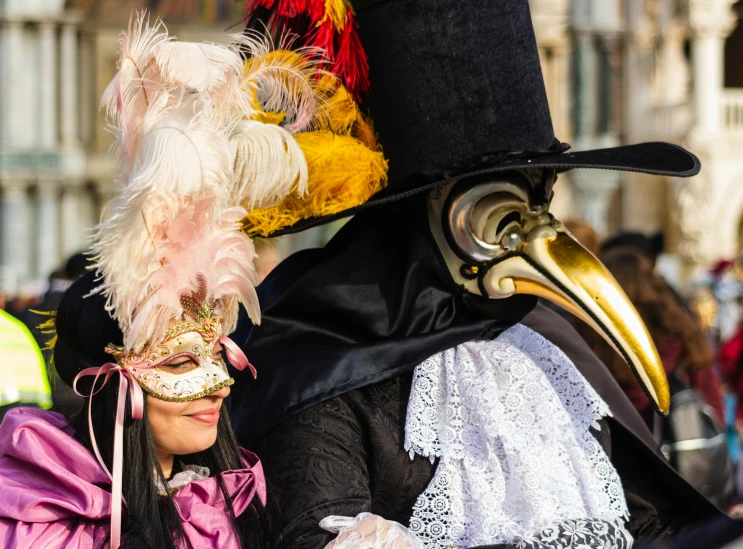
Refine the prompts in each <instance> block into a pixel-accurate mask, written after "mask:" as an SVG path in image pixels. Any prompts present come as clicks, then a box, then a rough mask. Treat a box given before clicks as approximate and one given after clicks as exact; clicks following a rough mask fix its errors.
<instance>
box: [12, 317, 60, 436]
mask: <svg viewBox="0 0 743 549" xmlns="http://www.w3.org/2000/svg"><path fill="white" fill-rule="evenodd" d="M0 356H2V357H3V367H2V368H0V421H2V418H3V417H5V414H6V412H7V411H8V410H9V409H11V408H14V407H16V406H20V405H31V406H38V407H40V408H49V407H50V406H51V404H52V395H51V390H50V388H49V380H48V379H47V375H46V366H45V363H44V359H43V357H42V355H41V351H40V350H39V346H38V345H37V344H36V341H34V338H33V336H32V335H31V332H29V330H28V328H26V326H24V324H23V323H22V322H21V321H20V320H18V319H16V318H14V317H13V316H11V315H10V314H8V313H6V312H5V311H3V310H0Z"/></svg>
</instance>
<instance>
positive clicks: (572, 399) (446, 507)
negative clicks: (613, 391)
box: [405, 325, 628, 549]
mask: <svg viewBox="0 0 743 549" xmlns="http://www.w3.org/2000/svg"><path fill="white" fill-rule="evenodd" d="M609 415H611V412H610V410H609V407H608V406H607V404H606V403H605V402H604V401H603V400H602V399H601V397H600V396H599V395H598V393H596V391H595V390H594V389H593V387H591V385H590V384H589V383H588V382H587V381H586V379H585V378H584V377H583V376H582V375H581V373H580V372H579V371H578V370H577V369H576V368H575V366H574V365H573V363H572V362H571V361H570V360H569V359H568V358H567V356H565V354H564V353H563V352H562V351H561V350H560V349H558V348H557V347H555V346H554V345H552V344H551V343H550V342H549V341H547V340H546V339H544V338H543V337H542V336H540V335H539V334H537V333H536V332H534V331H532V330H530V329H529V328H527V327H526V326H522V325H517V326H514V327H513V328H511V329H509V330H507V331H506V332H504V333H503V334H501V336H500V337H499V338H497V339H496V340H494V341H472V342H468V343H464V344H462V345H459V346H457V347H455V348H453V349H449V350H447V351H444V352H442V353H439V354H438V355H435V356H433V357H431V358H429V359H428V360H426V361H425V362H423V363H422V364H420V365H419V366H418V367H417V368H416V370H415V374H414V379H413V389H412V391H411V397H410V403H409V405H408V416H407V421H406V425H405V449H406V450H407V451H409V452H410V454H411V457H412V456H413V455H414V454H418V455H420V456H424V457H428V458H429V459H431V460H432V461H433V460H435V459H436V458H440V461H439V465H438V467H437V470H436V473H435V474H434V477H433V479H432V480H431V483H430V484H429V486H428V487H427V488H426V490H425V491H424V492H423V493H422V494H421V495H420V496H419V497H418V500H417V502H416V504H415V507H414V509H413V516H412V517H411V520H410V529H411V531H413V532H414V533H415V534H416V535H417V536H418V537H419V538H420V539H421V540H423V541H424V544H425V547H426V549H434V548H443V547H447V546H449V545H457V546H460V547H472V546H477V545H488V544H498V543H513V542H514V541H515V540H518V539H520V538H521V537H522V536H524V535H525V532H530V531H539V530H541V529H544V528H548V527H550V526H554V525H555V524H556V523H558V522H561V521H566V520H575V519H604V520H606V521H609V522H613V521H615V520H616V519H626V518H627V517H628V511H627V505H626V502H625V499H624V493H623V491H622V487H621V481H620V479H619V476H618V474H617V472H616V470H615V469H614V467H613V465H612V464H611V462H610V461H609V459H608V457H607V456H606V454H605V453H604V451H603V449H602V448H601V446H600V445H599V443H598V442H597V441H596V439H595V438H594V437H593V436H592V435H591V433H590V431H589V429H590V427H594V428H596V429H598V428H599V425H598V423H597V421H598V420H599V419H600V418H602V417H604V416H609Z"/></svg>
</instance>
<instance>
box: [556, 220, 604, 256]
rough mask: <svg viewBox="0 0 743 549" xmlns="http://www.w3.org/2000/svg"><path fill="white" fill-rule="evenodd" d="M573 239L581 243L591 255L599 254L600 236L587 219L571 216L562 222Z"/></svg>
mask: <svg viewBox="0 0 743 549" xmlns="http://www.w3.org/2000/svg"><path fill="white" fill-rule="evenodd" d="M563 224H564V225H565V227H566V228H567V229H568V231H570V234H572V235H573V236H574V237H575V239H576V240H577V241H578V242H580V243H581V244H583V247H584V248H585V249H586V250H588V251H589V252H591V253H592V254H593V255H595V256H597V257H598V255H599V250H600V248H601V237H600V236H599V233H598V232H596V229H594V228H593V225H591V224H590V223H589V222H588V221H586V220H585V219H581V218H579V217H571V218H568V219H566V220H565V222H564V223H563Z"/></svg>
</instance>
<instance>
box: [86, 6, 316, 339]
mask: <svg viewBox="0 0 743 549" xmlns="http://www.w3.org/2000/svg"><path fill="white" fill-rule="evenodd" d="M119 43H120V59H119V73H118V74H117V75H116V77H115V78H114V79H113V81H112V82H111V84H110V85H109V86H108V88H107V89H106V91H105V93H104V95H103V98H102V105H104V106H105V107H106V111H107V114H108V117H109V122H110V126H111V128H112V131H113V132H114V133H115V135H116V137H117V141H118V153H119V158H120V161H121V163H122V171H121V174H119V176H118V180H119V181H120V182H122V183H123V184H124V186H123V189H122V191H121V193H120V194H119V196H117V197H116V198H115V199H114V200H113V201H112V202H111V203H110V204H109V205H108V206H107V210H106V211H107V213H106V216H105V217H104V218H103V220H102V221H101V223H100V224H99V225H98V227H97V230H96V231H97V234H96V240H95V244H94V246H93V252H94V256H95V259H96V261H97V266H96V268H97V272H98V274H99V276H100V278H101V283H100V285H99V286H98V288H97V289H96V290H95V291H96V292H100V293H103V294H104V295H105V296H106V297H107V305H106V306H107V309H108V310H109V311H110V313H111V314H112V315H113V316H114V318H115V319H116V320H117V321H118V322H119V325H120V327H121V329H122V332H123V333H124V344H125V346H126V348H127V349H130V350H134V349H137V350H138V349H140V348H141V347H142V346H144V345H146V344H148V343H152V342H154V341H155V340H156V339H157V338H158V337H159V336H161V335H162V333H163V332H164V331H165V330H166V329H167V327H168V324H169V322H170V321H171V320H172V319H179V318H182V316H183V314H184V310H183V305H182V303H181V300H180V297H181V295H183V294H187V295H190V294H194V295H196V291H197V290H198V286H199V280H200V279H201V280H205V281H206V284H207V288H208V294H207V300H208V302H209V303H210V304H212V305H214V306H215V307H216V311H217V314H219V315H220V316H222V319H223V327H224V328H225V331H226V333H229V332H230V331H232V330H233V329H234V327H235V323H236V321H237V314H238V310H239V304H240V303H242V304H243V305H244V306H245V307H246V309H247V310H248V314H249V316H250V318H251V319H252V320H253V322H256V323H258V322H260V309H259V307H258V301H257V297H256V293H255V289H254V286H255V285H256V284H257V282H258V277H257V275H256V273H255V268H254V266H253V261H254V259H255V250H254V248H253V244H252V242H251V241H250V239H249V238H248V237H247V236H245V235H244V234H242V233H241V232H240V231H239V221H240V220H241V219H242V218H243V217H244V216H245V214H246V211H245V210H244V209H243V207H242V205H247V206H248V207H250V208H254V207H262V208H265V207H270V206H273V205H275V204H277V203H279V202H280V201H281V200H282V199H283V198H285V197H286V196H287V195H289V194H290V193H293V192H296V193H299V194H300V195H302V194H304V193H305V192H306V189H307V175H308V174H307V171H308V170H307V163H306V160H305V158H304V155H303V153H302V151H301V149H300V148H299V145H298V144H297V142H296V140H295V139H294V137H293V135H292V133H293V132H296V131H304V130H306V129H308V128H311V127H312V125H313V124H314V123H315V122H316V121H317V120H318V117H319V116H321V114H320V113H323V112H325V110H324V109H323V105H324V103H323V102H324V101H326V99H324V97H325V95H324V94H323V93H322V92H320V91H318V86H317V81H318V80H317V74H318V68H319V64H320V62H321V61H322V59H323V57H322V55H321V53H320V52H318V51H314V50H306V51H301V52H299V54H296V53H293V54H292V53H290V52H276V53H274V52H273V44H272V43H271V41H270V40H269V39H267V38H264V37H262V36H259V35H258V34H255V35H250V36H242V35H241V36H239V37H234V44H233V45H231V46H220V45H216V44H207V43H204V44H193V43H181V42H177V41H175V40H174V39H172V38H171V37H169V36H168V34H167V31H166V30H165V28H164V26H163V25H162V23H161V22H160V21H157V22H156V23H155V24H154V25H152V26H151V25H150V24H149V20H148V19H147V16H146V14H144V13H142V14H139V15H137V16H135V17H133V18H132V20H131V22H130V24H129V30H128V32H127V33H125V34H123V35H122V38H121V39H120V42H119ZM289 45H290V44H289V43H288V42H287V41H282V43H281V44H280V47H288V46H289ZM243 53H245V54H247V55H248V56H249V57H251V58H252V61H251V62H249V63H248V64H247V66H248V70H246V69H245V64H244V62H243V60H242V57H241V54H243ZM267 111H271V112H279V113H285V114H286V119H285V122H284V124H283V125H282V126H277V125H272V124H264V123H262V122H259V121H257V120H251V118H253V117H256V116H257V115H259V114H262V113H264V112H267Z"/></svg>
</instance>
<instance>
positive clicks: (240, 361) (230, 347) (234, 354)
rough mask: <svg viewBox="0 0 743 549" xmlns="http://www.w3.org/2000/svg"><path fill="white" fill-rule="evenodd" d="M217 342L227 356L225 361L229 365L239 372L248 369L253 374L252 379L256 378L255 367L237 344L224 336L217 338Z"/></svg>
mask: <svg viewBox="0 0 743 549" xmlns="http://www.w3.org/2000/svg"><path fill="white" fill-rule="evenodd" d="M218 341H219V342H220V343H221V344H222V347H224V352H225V354H227V360H229V361H230V364H232V365H233V366H234V367H235V368H237V369H238V370H240V371H242V370H244V369H245V368H248V369H249V370H250V373H251V374H253V379H255V378H256V377H258V372H257V371H256V369H255V366H253V365H252V364H251V363H250V361H249V360H248V357H246V356H245V353H243V350H242V349H241V348H240V347H238V346H237V343H235V342H234V341H232V340H231V339H230V338H229V337H227V336H225V335H223V336H219V339H218Z"/></svg>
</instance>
